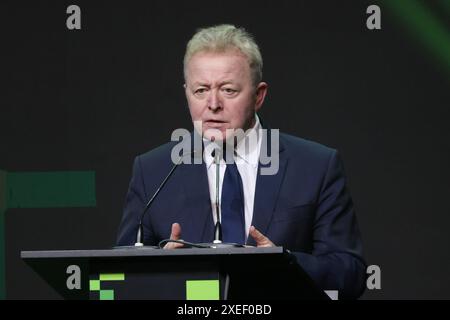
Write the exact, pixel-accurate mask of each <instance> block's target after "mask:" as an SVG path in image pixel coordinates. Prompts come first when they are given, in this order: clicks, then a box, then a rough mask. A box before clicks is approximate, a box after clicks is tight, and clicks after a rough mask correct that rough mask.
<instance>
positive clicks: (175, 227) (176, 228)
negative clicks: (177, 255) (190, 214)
mask: <svg viewBox="0 0 450 320" xmlns="http://www.w3.org/2000/svg"><path fill="white" fill-rule="evenodd" d="M180 239H181V226H180V224H179V223H174V224H172V231H171V232H170V240H180ZM181 247H183V245H182V244H181V243H176V242H169V243H167V244H166V245H165V246H164V248H163V249H177V248H181Z"/></svg>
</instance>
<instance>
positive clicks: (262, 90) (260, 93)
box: [255, 82, 269, 111]
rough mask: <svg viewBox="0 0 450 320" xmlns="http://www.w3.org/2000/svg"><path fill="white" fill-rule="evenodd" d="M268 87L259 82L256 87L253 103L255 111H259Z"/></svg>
mask: <svg viewBox="0 0 450 320" xmlns="http://www.w3.org/2000/svg"><path fill="white" fill-rule="evenodd" d="M268 87H269V85H268V84H267V83H265V82H260V83H259V84H258V85H257V86H256V101H255V111H258V110H259V109H261V106H262V104H263V103H264V99H265V98H266V94H267V89H268Z"/></svg>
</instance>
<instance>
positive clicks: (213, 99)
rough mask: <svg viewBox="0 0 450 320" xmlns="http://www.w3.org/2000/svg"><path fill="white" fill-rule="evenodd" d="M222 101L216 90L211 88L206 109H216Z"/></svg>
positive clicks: (219, 107)
mask: <svg viewBox="0 0 450 320" xmlns="http://www.w3.org/2000/svg"><path fill="white" fill-rule="evenodd" d="M222 107H223V106H222V101H221V99H220V96H219V91H218V90H211V92H210V94H209V97H208V109H209V110H211V111H218V110H220V109H222Z"/></svg>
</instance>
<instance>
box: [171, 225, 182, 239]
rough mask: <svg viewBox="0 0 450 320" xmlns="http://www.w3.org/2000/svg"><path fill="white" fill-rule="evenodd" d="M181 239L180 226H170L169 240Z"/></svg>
mask: <svg viewBox="0 0 450 320" xmlns="http://www.w3.org/2000/svg"><path fill="white" fill-rule="evenodd" d="M180 239H181V226H180V224H179V223H176V222H175V223H174V224H172V231H171V232H170V240H180Z"/></svg>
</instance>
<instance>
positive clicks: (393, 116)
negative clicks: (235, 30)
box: [0, 0, 450, 299]
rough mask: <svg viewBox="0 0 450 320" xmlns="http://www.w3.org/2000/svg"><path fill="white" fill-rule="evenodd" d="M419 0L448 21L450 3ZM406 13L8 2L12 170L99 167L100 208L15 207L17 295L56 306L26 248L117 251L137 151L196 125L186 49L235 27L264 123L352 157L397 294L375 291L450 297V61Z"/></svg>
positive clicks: (367, 228) (12, 254) (7, 163)
mask: <svg viewBox="0 0 450 320" xmlns="http://www.w3.org/2000/svg"><path fill="white" fill-rule="evenodd" d="M402 2H403V3H405V6H406V7H405V8H407V7H408V1H402ZM409 2H410V3H412V4H417V3H419V4H420V5H421V6H423V7H424V8H426V9H427V12H429V13H430V14H432V15H433V16H434V17H435V18H436V19H440V21H441V22H442V21H445V20H447V21H448V16H449V11H448V8H449V6H448V2H446V1H414V0H410V1H409ZM70 4H77V5H79V6H80V7H81V12H82V15H81V20H82V29H81V30H75V31H70V30H68V29H67V28H66V18H67V16H68V15H67V14H66V8H67V6H68V5H70ZM369 4H378V5H379V6H380V7H381V12H382V16H381V18H382V20H381V21H382V29H381V30H375V31H371V30H368V29H367V28H366V19H367V17H368V15H367V14H366V8H367V6H368V5H369ZM394 7H395V6H392V5H387V4H386V3H385V2H380V1H370V2H368V1H358V0H355V1H331V0H330V1H315V0H309V1H298V0H297V1H286V0H277V1H273V0H271V1H268V0H260V1H251V0H248V1H242V0H241V1H234V0H228V1H203V0H202V1H179V0H176V1H175V0H171V1H167V0H164V1H162V0H161V1H110V0H109V1H79V0H76V1H71V2H68V1H59V0H53V1H2V3H1V4H0V12H1V17H0V18H1V20H0V32H1V60H0V61H1V62H0V67H1V69H0V79H1V96H0V121H1V122H0V123H1V124H0V151H1V152H0V169H2V170H6V171H9V172H15V171H20V172H24V171H65V170H67V171H69V170H70V171H71V170H73V171H77V170H92V171H95V172H96V192H97V206H96V207H95V208H67V209H65V208H63V209H61V208H60V209H51V208H50V209H10V210H8V212H7V213H6V259H7V260H6V261H7V262H6V271H7V282H6V283H7V298H10V299H24V298H32V299H36V298H38V299H45V298H54V297H55V294H54V293H53V292H52V290H51V289H49V288H48V287H47V286H46V285H45V283H44V282H43V281H42V280H41V279H40V278H39V277H38V276H37V275H35V274H34V273H33V271H32V270H31V269H30V268H29V267H27V266H26V265H25V264H24V263H23V262H22V261H21V260H20V257H19V253H20V251H21V250H44V249H48V250H52V249H89V248H107V247H110V246H112V245H113V244H114V242H115V237H116V231H117V228H118V225H119V222H120V218H121V214H122V212H121V210H122V206H123V201H124V197H125V194H126V191H127V187H128V182H129V178H130V174H131V166H132V161H133V158H134V157H135V156H136V155H138V154H140V153H143V152H145V151H147V150H149V149H152V148H154V147H156V146H158V145H160V144H162V143H164V142H166V141H168V140H170V134H171V132H172V130H173V129H175V128H181V127H183V128H189V129H190V128H191V122H190V117H189V113H188V110H187V107H186V105H187V104H186V101H185V97H184V91H183V89H182V85H183V77H182V59H183V55H184V50H185V46H186V43H187V41H188V40H189V38H190V37H191V36H192V35H193V33H194V32H195V30H196V29H197V28H199V27H204V26H210V25H214V24H219V23H232V24H235V25H238V26H243V27H245V28H246V29H247V30H248V31H250V32H251V33H252V34H254V35H255V37H256V40H257V42H258V43H259V45H260V48H261V51H262V54H263V58H264V76H263V78H264V80H265V81H266V82H268V83H269V85H270V88H269V94H268V97H267V99H266V102H265V104H264V106H263V108H262V111H261V116H262V117H263V118H264V120H265V121H266V122H267V123H269V124H270V126H271V127H273V128H280V130H282V131H284V132H287V133H290V134H294V135H297V136H301V137H304V138H307V139H311V140H315V141H318V142H320V143H322V144H325V145H328V146H331V147H333V148H336V149H338V150H340V151H341V153H342V156H343V159H344V163H345V166H346V172H347V175H348V178H349V184H350V189H351V192H352V195H353V199H354V202H355V206H356V210H357V215H358V219H359V224H360V228H361V231H362V234H363V240H364V249H365V255H366V258H367V262H368V264H376V265H379V266H380V267H381V271H382V277H381V285H382V288H381V290H372V291H369V290H367V291H366V293H365V294H364V296H363V298H367V299H412V298H447V299H448V298H450V276H449V270H450V256H449V253H448V252H449V249H448V244H449V243H450V235H449V233H448V231H447V229H448V227H449V224H450V204H449V200H448V199H449V196H450V184H449V179H450V169H449V164H450V143H449V137H450V129H449V125H448V120H449V119H450V112H449V75H450V68H449V64H448V60H447V64H446V63H445V61H444V60H443V59H442V56H441V57H439V55H438V54H436V52H435V51H433V50H432V49H430V47H429V46H427V45H426V41H425V42H424V41H423V35H422V38H420V34H419V33H417V32H416V33H415V32H414V31H411V29H409V28H408V25H407V23H405V18H408V12H407V11H405V13H403V15H404V16H403V17H402V14H399V12H398V10H395V8H394ZM445 28H446V29H445V30H446V32H447V33H446V35H448V31H449V28H448V24H446V25H445ZM428 36H429V37H433V34H428ZM421 39H422V41H421ZM447 41H449V39H448V38H447ZM445 45H447V48H448V42H447V43H443V44H442V48H443V50H445ZM445 52H447V53H448V50H447V51H444V53H445Z"/></svg>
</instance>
